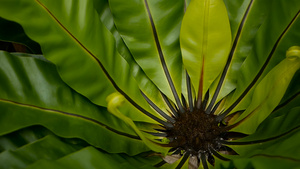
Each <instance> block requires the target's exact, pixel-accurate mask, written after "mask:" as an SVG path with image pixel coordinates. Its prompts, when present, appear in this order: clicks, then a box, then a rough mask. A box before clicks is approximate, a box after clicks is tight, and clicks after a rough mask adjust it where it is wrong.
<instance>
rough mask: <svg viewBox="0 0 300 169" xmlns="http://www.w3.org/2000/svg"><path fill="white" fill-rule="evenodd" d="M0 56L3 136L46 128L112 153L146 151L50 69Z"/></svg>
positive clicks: (126, 129) (37, 62) (120, 124)
mask: <svg viewBox="0 0 300 169" xmlns="http://www.w3.org/2000/svg"><path fill="white" fill-rule="evenodd" d="M0 56H1V57H0V59H1V61H0V65H1V66H0V68H1V74H0V78H1V82H3V83H2V84H1V88H0V104H1V106H0V107H1V113H0V116H1V118H0V121H1V123H0V124H1V128H0V133H1V135H2V134H5V133H10V132H12V131H14V130H17V129H20V128H23V127H27V126H30V125H35V124H42V125H43V126H45V127H47V128H49V129H50V130H52V131H53V132H54V133H56V134H57V135H59V136H62V137H79V138H81V139H83V140H86V141H87V142H88V143H90V144H92V145H94V146H96V147H101V148H103V149H104V150H107V151H109V152H126V153H128V154H137V153H140V152H143V151H146V150H148V149H147V148H146V147H145V145H144V144H143V142H142V141H141V140H140V139H139V137H137V136H136V135H135V133H134V132H133V131H132V129H130V128H129V127H128V126H127V125H126V124H124V123H123V122H122V121H121V120H118V119H117V118H115V117H114V116H113V115H111V114H109V113H108V112H107V110H105V109H104V108H102V107H99V106H96V105H94V104H93V103H91V102H90V101H89V100H88V99H86V98H84V97H83V96H81V95H79V94H78V93H76V92H75V91H73V90H72V89H70V88H69V87H68V86H67V85H66V84H65V83H63V82H62V80H61V79H60V77H59V75H58V74H57V72H56V69H55V67H54V66H53V65H52V64H51V63H48V62H45V61H41V60H39V59H35V58H31V57H16V56H13V55H11V54H9V53H6V52H1V53H0ZM107 140H111V141H110V142H107ZM113 141H114V142H115V143H113ZM130 145H131V146H133V147H132V148H129V149H128V147H131V146H130Z"/></svg>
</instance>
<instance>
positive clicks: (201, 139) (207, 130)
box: [167, 110, 226, 155]
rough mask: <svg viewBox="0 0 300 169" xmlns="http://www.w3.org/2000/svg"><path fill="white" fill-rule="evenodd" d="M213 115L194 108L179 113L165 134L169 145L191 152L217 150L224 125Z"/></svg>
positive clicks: (223, 131) (224, 130)
mask: <svg viewBox="0 0 300 169" xmlns="http://www.w3.org/2000/svg"><path fill="white" fill-rule="evenodd" d="M215 117H216V116H215V115H213V114H206V113H205V112H204V111H201V110H195V111H193V112H186V113H184V114H181V115H180V117H179V118H178V119H176V122H175V123H174V127H173V128H172V129H170V130H169V131H168V132H167V134H168V138H169V139H170V141H171V142H170V146H172V147H174V148H175V147H176V148H180V149H184V150H186V151H190V152H191V153H192V154H194V155H197V154H199V153H207V152H209V148H210V147H211V148H213V149H215V150H219V149H220V147H221V144H220V143H219V140H222V139H223V138H222V136H224V135H225V133H226V129H225V126H223V125H220V123H218V122H217V121H216V119H215Z"/></svg>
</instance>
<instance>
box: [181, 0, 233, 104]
mask: <svg viewBox="0 0 300 169" xmlns="http://www.w3.org/2000/svg"><path fill="white" fill-rule="evenodd" d="M180 43H181V48H182V55H183V63H184V66H185V68H186V69H187V71H188V73H189V75H190V77H191V79H192V83H193V86H194V88H195V91H196V93H199V94H198V99H201V100H202V97H204V94H202V93H206V91H207V90H208V88H209V87H210V85H211V84H212V82H213V81H214V80H215V79H216V78H217V77H218V75H219V74H220V73H221V71H222V69H223V68H224V66H225V63H226V59H227V56H228V54H229V50H230V46H231V32H230V25H229V20H228V15H227V11H226V7H225V5H224V3H223V1H222V0H205V1H200V0H192V1H191V3H190V6H189V8H188V9H187V11H186V14H185V16H184V18H183V21H182V27H181V33H180ZM199 90H200V91H199ZM199 97H200V98H199Z"/></svg>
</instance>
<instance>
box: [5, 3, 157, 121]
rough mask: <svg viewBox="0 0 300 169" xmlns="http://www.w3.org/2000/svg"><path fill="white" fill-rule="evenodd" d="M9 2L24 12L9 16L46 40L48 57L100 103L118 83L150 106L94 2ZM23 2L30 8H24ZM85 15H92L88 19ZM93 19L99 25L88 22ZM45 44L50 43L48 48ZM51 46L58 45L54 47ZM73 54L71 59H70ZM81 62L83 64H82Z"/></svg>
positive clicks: (74, 85)
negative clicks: (54, 50) (53, 50)
mask: <svg viewBox="0 0 300 169" xmlns="http://www.w3.org/2000/svg"><path fill="white" fill-rule="evenodd" d="M5 3H6V5H7V6H11V7H12V8H13V9H14V10H17V11H23V12H24V14H21V13H16V16H11V15H9V16H6V17H10V18H11V19H16V21H19V23H21V25H22V26H23V27H24V29H25V32H26V30H28V31H29V32H28V31H27V32H26V33H27V34H28V35H30V37H31V38H33V39H34V40H36V41H37V42H39V43H40V44H41V46H42V50H43V53H44V55H45V57H46V58H47V59H49V60H50V61H52V62H54V63H55V64H56V66H57V69H58V71H59V73H60V75H61V77H62V78H63V79H64V81H66V82H67V83H68V84H69V85H70V86H71V87H72V88H74V89H75V90H77V91H78V92H80V93H82V94H83V95H85V96H86V97H88V98H89V99H90V100H92V101H93V102H94V103H96V104H99V105H106V102H105V98H106V97H107V96H108V95H109V94H110V93H113V92H115V91H116V89H117V90H119V91H120V92H123V93H124V91H126V93H131V94H130V98H131V99H132V100H134V101H136V102H137V103H140V104H142V105H144V106H143V107H144V108H145V109H147V108H148V106H147V104H146V103H145V101H144V99H143V97H142V96H141V94H140V93H139V90H138V86H137V84H136V82H135V80H134V79H133V77H132V76H131V72H129V71H128V70H129V68H128V64H127V63H126V62H125V60H124V59H123V58H122V57H121V56H120V55H119V54H118V53H117V52H116V50H115V41H114V39H113V36H112V35H111V34H110V32H109V31H108V30H107V29H106V28H105V26H104V25H103V24H102V23H101V22H100V19H99V18H98V15H97V12H96V11H95V10H93V9H94V8H93V6H92V5H93V3H92V2H87V1H86V2H76V3H75V2H70V1H65V2H64V1H60V3H55V4H54V3H49V2H47V1H45V2H42V1H6V2H5ZM19 3H20V4H19ZM16 4H19V5H18V6H17V5H16ZM22 6H30V8H26V10H21V9H19V8H21V7H22ZM83 6H85V8H83ZM18 7H19V8H18ZM72 9H73V10H72ZM5 10H8V9H7V8H6V9H3V10H1V11H3V14H8V13H7V12H5ZM72 12H73V13H72ZM26 14H28V15H29V16H31V17H30V18H31V19H30V22H28V21H27V20H26V19H24V18H26V17H27V15H26ZM34 16H39V17H34ZM74 16H77V17H75V18H74ZM82 16H86V17H85V18H88V19H85V20H83V19H82ZM22 17H23V19H22ZM71 18H74V19H71ZM22 21H23V22H22ZM41 23H44V24H41ZM90 24H93V25H95V26H93V27H90V26H88V25H90ZM76 25H77V26H76ZM84 25H85V26H84ZM50 28H51V29H50ZM34 30H39V31H42V30H43V31H44V32H48V33H47V34H46V35H47V36H46V35H45V34H37V33H36V31H34ZM49 31H50V32H49ZM51 32H52V33H53V34H52V33H51ZM83 32H85V34H83ZM88 37H89V38H88ZM102 37H107V38H102ZM58 39H60V40H58ZM57 41H58V42H61V44H59V43H57ZM99 44H102V45H99ZM44 45H45V46H47V47H45V48H43V46H44ZM72 46H74V47H72ZM52 49H57V50H56V52H55V53H53V52H52ZM57 52H59V53H61V55H58V54H57ZM72 53H73V54H72ZM70 56H72V59H69V58H70ZM108 58H110V59H108ZM78 65H81V67H80V69H78ZM74 71H75V72H76V73H75V72H74ZM89 72H97V73H89ZM108 73H109V74H108ZM120 73H122V76H120ZM87 86H88V87H87ZM113 87H115V88H116V89H114V88H113ZM124 94H125V93H124ZM128 99H129V97H128ZM148 110H149V111H151V110H150V109H148ZM144 120H146V121H147V118H146V117H144ZM148 121H149V119H148Z"/></svg>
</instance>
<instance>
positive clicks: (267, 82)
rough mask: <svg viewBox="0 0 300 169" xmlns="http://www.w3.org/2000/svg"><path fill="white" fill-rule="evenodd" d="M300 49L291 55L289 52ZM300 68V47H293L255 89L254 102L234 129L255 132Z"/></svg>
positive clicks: (277, 102)
mask: <svg viewBox="0 0 300 169" xmlns="http://www.w3.org/2000/svg"><path fill="white" fill-rule="evenodd" d="M294 50H295V51H299V53H295V54H292V55H290V54H289V52H292V51H294ZM299 68H300V48H299V47H297V46H294V47H291V48H290V49H289V50H288V51H287V58H286V59H285V60H283V61H282V62H281V63H280V64H278V65H277V66H276V67H274V68H273V69H272V70H271V71H270V72H269V73H268V74H267V75H266V76H265V77H264V79H263V80H262V81H261V82H260V83H259V84H258V85H257V87H256V88H255V89H254V93H253V97H252V102H251V104H250V105H249V107H248V108H247V109H246V111H245V112H244V113H243V114H242V115H241V116H240V117H239V118H238V119H237V120H236V121H240V120H242V123H240V124H238V126H237V127H235V128H234V129H233V130H232V131H238V132H242V133H245V134H251V133H253V132H254V131H255V130H256V128H257V127H258V125H259V124H260V123H261V122H262V121H263V120H264V119H265V118H267V116H268V115H269V114H270V113H271V112H272V111H273V110H274V109H275V107H276V106H277V105H278V104H279V103H280V100H281V99H282V97H283V95H284V93H285V91H286V89H287V88H288V85H289V83H290V81H291V79H292V78H293V76H294V74H295V72H296V71H297V70H298V69H299Z"/></svg>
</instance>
